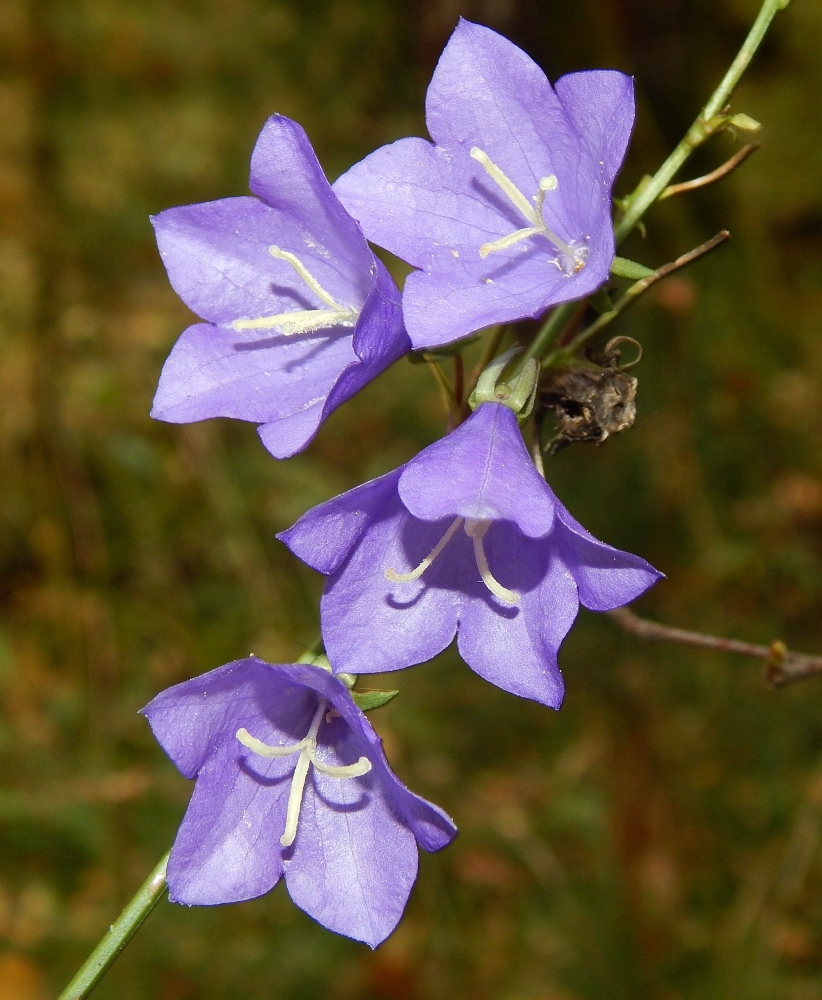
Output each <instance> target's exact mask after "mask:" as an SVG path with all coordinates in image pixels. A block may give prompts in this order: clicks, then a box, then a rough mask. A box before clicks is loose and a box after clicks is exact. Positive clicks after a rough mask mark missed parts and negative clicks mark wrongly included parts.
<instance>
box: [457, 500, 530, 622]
mask: <svg viewBox="0 0 822 1000" xmlns="http://www.w3.org/2000/svg"><path fill="white" fill-rule="evenodd" d="M491 523H492V522H491V521H480V520H474V519H473V518H470V517H467V518H466V519H465V534H466V535H468V537H469V538H470V539H471V541H472V542H473V543H474V556H475V558H476V560H477V568H478V569H479V571H480V576H481V577H482V582H483V583H484V584H485V586H486V587H487V588H488V589H489V590H490V591H491V593H492V594H493V595H494V596H495V597H498V598H499V599H500V600H501V601H505V603H506V604H519V599H520V595H519V594H518V593H517V592H516V591H514V590H509V589H508V588H507V587H503V585H502V584H501V583H499V581H497V580H495V579H494V576H493V574H492V573H491V570H490V569H489V567H488V559H487V558H486V555H485V548H484V547H483V544H482V539H483V535H485V533H486V532H487V531H488V529H489V528H490V527H491Z"/></svg>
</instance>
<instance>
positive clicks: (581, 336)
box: [544, 229, 731, 368]
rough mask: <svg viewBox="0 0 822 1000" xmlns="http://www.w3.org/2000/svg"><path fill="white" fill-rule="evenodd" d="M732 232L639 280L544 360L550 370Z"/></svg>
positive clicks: (710, 241)
mask: <svg viewBox="0 0 822 1000" xmlns="http://www.w3.org/2000/svg"><path fill="white" fill-rule="evenodd" d="M730 235H731V234H730V233H729V232H728V230H727V229H723V230H722V232H720V233H717V235H716V236H714V237H713V239H710V240H708V241H707V242H705V243H703V244H702V245H701V246H698V247H696V248H695V249H694V250H689V251H688V253H684V254H682V256H681V257H677V259H676V260H674V261H671V263H670V264H663V266H662V267H659V268H657V269H656V271H652V272H651V274H649V275H648V276H647V277H645V278H640V279H639V281H635V282H634V283H633V285H631V286H630V287H629V288H628V289H627V290H626V291H625V293H624V294H623V295H622V296H621V298H619V299H617V301H616V302H615V303H614V305H613V308H612V309H610V310H609V311H608V312H605V313H602V315H601V316H599V317H598V318H597V319H595V320H594V322H593V323H591V325H590V326H586V327H585V329H584V330H582V331H581V332H580V333H578V334H577V335H576V337H574V338H573V340H571V341H570V342H569V343H568V344H566V345H565V346H564V347H558V348H557V349H556V350H555V351H552V352H551V353H550V354H549V355H548V357H547V358H546V359H545V362H544V363H545V367H546V368H549V367H551V366H552V365H561V364H565V363H566V362H568V361H570V360H571V358H573V356H574V355H575V354H576V353H577V351H578V350H579V349H580V347H583V346H584V345H585V344H586V343H587V342H588V341H589V340H590V339H591V337H593V336H594V334H595V333H599V331H600V330H602V329H604V328H605V327H606V326H608V324H609V323H613V321H614V320H615V319H616V318H617V316H619V315H621V314H622V313H623V312H624V311H625V310H626V309H627V308H628V307H629V306H631V305H633V304H634V302H636V300H637V299H638V298H639V297H640V296H641V295H644V294H645V293H646V292H647V291H648V289H649V288H651V287H652V286H653V285H655V284H656V283H657V282H658V281H661V280H662V279H663V278H667V277H668V275H669V274H673V272H674V271H679V270H680V269H681V268H683V267H687V266H688V265H689V264H693V262H694V261H695V260H699V259H700V258H701V257H704V256H705V254H708V253H710V252H711V251H712V250H715V249H716V248H717V247H718V246H719V245H720V244H721V243H724V242H725V240H727V239H729V238H730Z"/></svg>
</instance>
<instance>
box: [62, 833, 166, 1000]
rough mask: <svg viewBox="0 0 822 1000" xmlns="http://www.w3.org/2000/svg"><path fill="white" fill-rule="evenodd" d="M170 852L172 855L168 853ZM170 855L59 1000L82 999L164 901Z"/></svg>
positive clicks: (162, 861)
mask: <svg viewBox="0 0 822 1000" xmlns="http://www.w3.org/2000/svg"><path fill="white" fill-rule="evenodd" d="M169 853H170V852H169ZM167 864H168V854H166V855H164V857H163V858H162V859H161V861H160V863H159V864H158V865H157V867H156V868H155V869H154V871H153V872H152V873H151V874H150V875H149V877H148V878H147V879H146V880H145V882H143V884H142V885H141V886H140V888H139V889H138V890H137V892H136V894H135V895H134V897H133V899H132V900H131V902H130V903H129V904H128V905H127V906H126V908H125V909H124V910H123V912H122V913H121V914H120V916H119V917H118V918H117V919H116V920H115V922H114V923H113V924H112V925H111V927H110V928H109V931H108V933H107V934H106V936H105V937H104V938H103V940H102V941H101V942H100V943H99V944H98V945H97V947H96V948H95V949H94V951H93V952H92V953H91V954H90V955H89V957H88V958H87V959H86V961H85V962H84V963H83V965H82V967H81V968H80V971H79V972H78V973H77V975H76V976H75V977H74V979H72V981H71V982H70V983H69V984H68V986H67V987H66V988H65V989H64V990H63V992H62V993H61V994H60V996H59V997H58V1000H83V998H84V997H87V996H88V995H89V993H91V991H92V990H93V989H94V987H95V986H96V985H97V983H99V981H100V980H101V979H102V978H103V976H104V975H105V974H106V973H107V972H108V970H109V968H110V967H111V964H112V963H113V962H114V960H115V958H117V956H118V955H119V954H120V952H121V951H122V950H123V948H125V946H126V945H127V944H128V942H129V941H130V940H131V936H132V934H134V932H135V931H136V930H137V928H138V927H139V926H140V924H142V922H143V921H144V920H145V919H146V917H147V916H148V915H149V913H151V911H152V910H153V909H154V907H155V906H156V905H157V903H158V902H159V901H160V899H161V898H162V896H163V894H164V892H165V887H166V865H167Z"/></svg>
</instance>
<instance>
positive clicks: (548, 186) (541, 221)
mask: <svg viewBox="0 0 822 1000" xmlns="http://www.w3.org/2000/svg"><path fill="white" fill-rule="evenodd" d="M471 157H472V159H474V160H476V161H477V162H478V163H479V164H481V166H482V168H483V169H484V170H485V172H486V173H487V174H488V176H489V177H490V178H491V180H492V181H494V183H495V184H496V185H497V186H498V187H499V188H500V190H501V191H502V192H503V193H504V194H505V195H506V197H507V198H508V200H509V201H510V202H511V203H512V204H513V205H514V207H515V208H517V209H518V210H519V211H520V212H521V213H522V215H523V216H524V217H525V219H526V220H527V221H528V222H530V226H528V227H526V228H525V229H517V230H516V231H515V232H513V233H509V234H508V236H503V237H501V238H500V239H498V240H493V241H491V242H490V243H483V245H482V246H481V247H480V248H479V255H480V257H482V258H483V260H484V259H485V258H486V257H487V256H488V254H489V253H495V252H496V251H497V250H506V249H507V248H508V247H510V246H513V245H514V244H515V243H519V242H520V240H525V239H527V238H528V237H529V236H536V235H542V236H544V237H545V238H546V239H547V240H549V241H550V242H551V243H553V244H554V246H555V247H556V248H557V249H558V250H559V251H560V252H561V253H563V254H564V255H565V256H566V257H568V258H570V260H571V261H573V267H572V268H571V271H570V273H572V274H576V272H577V271H581V270H582V268H583V267H585V261H586V259H587V256H588V254H587V247H584V248H583V247H574V246H573V245H572V244H570V243H566V242H565V240H563V239H562V238H561V237H559V236H557V234H556V233H555V232H554V231H553V230H552V229H550V228H549V227H548V224H547V223H546V221H545V216H544V215H543V203H544V202H545V195H546V194H547V192H548V191H555V190H556V188H557V183H558V182H557V178H556V175H555V174H549V175H548V176H547V177H541V178H540V181H539V185H538V188H537V193H536V195H535V196H534V202H535V204H532V203H531V202H530V201H529V200H528V199H527V198H526V197H525V195H524V194H523V193H522V191H520V189H519V188H518V187H517V186H516V184H514V182H513V181H512V180H511V178H510V177H508V176H507V175H506V174H505V173H503V171H502V170H501V169H500V168H499V167H498V166H497V165H496V163H494V161H493V160H492V159H491V158H490V156H488V154H487V153H485V152H483V150H481V149H479V148H478V147H477V146H474V147H473V148H472V149H471ZM583 249H584V250H585V254H584V255H583V253H582V250H583ZM557 266H558V267H559V268H560V270H561V271H564V270H565V269H564V268H563V267H561V266H560V265H559V264H557ZM566 273H567V272H566Z"/></svg>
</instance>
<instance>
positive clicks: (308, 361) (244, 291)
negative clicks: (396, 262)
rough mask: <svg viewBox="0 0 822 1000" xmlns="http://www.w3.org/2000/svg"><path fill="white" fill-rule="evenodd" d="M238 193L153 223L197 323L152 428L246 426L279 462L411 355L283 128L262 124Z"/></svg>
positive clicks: (167, 381)
mask: <svg viewBox="0 0 822 1000" xmlns="http://www.w3.org/2000/svg"><path fill="white" fill-rule="evenodd" d="M250 187H251V190H252V192H253V193H254V195H256V197H253V198H252V197H242V198H224V199H222V200H220V201H212V202H206V203H205V204H200V205H185V206H182V207H180V208H170V209H168V210H167V211H165V212H161V213H160V214H159V215H158V216H156V217H155V218H154V219H153V220H152V221H153V224H154V228H155V231H156V235H157V243H158V246H159V248H160V255H161V256H162V259H163V263H164V264H165V266H166V270H167V271H168V276H169V279H170V281H171V284H172V286H173V287H174V290H175V291H176V292H177V294H178V295H179V296H180V298H181V299H182V300H183V301H184V302H185V303H186V305H187V306H188V307H189V308H190V309H192V310H193V311H194V312H195V313H196V314H197V315H198V316H199V317H201V318H202V319H203V320H205V322H203V323H195V324H194V325H193V326H190V327H189V328H188V329H187V330H186V331H185V332H184V333H183V335H182V336H181V337H180V339H179V340H178V341H177V343H176V344H175V345H174V348H173V349H172V351H171V355H170V356H169V358H168V360H167V361H166V363H165V366H164V368H163V371H162V374H161V376H160V384H159V387H158V389H157V395H156V396H155V398H154V407H153V409H152V416H153V417H156V418H157V419H158V420H168V421H170V422H172V423H189V422H191V421H195V420H204V419H206V418H208V417H235V418H236V419H238V420H249V421H252V422H254V423H257V424H260V425H261V426H260V428H259V433H260V437H261V438H262V440H263V444H265V446H266V448H268V450H269V451H270V452H271V453H272V454H273V455H274V456H275V457H277V458H287V457H288V456H289V455H293V454H295V453H296V452H298V451H300V450H301V449H302V448H304V447H305V446H306V445H307V444H308V443H309V441H310V440H311V439H312V438H313V436H314V435H315V434H316V432H317V429H318V428H319V426H320V423H321V422H322V421H323V419H324V418H325V417H326V416H328V414H329V413H330V412H331V411H332V410H334V409H335V408H336V407H337V406H339V405H340V404H341V403H343V402H344V401H345V400H346V399H348V398H349V397H350V396H352V395H353V394H354V393H355V392H357V390H358V389H360V388H362V386H363V385H365V384H366V382H368V381H369V380H370V379H372V378H374V377H375V376H376V375H378V374H379V373H380V372H381V371H382V370H383V369H384V368H386V367H387V366H388V365H389V364H390V363H391V362H392V361H394V360H396V358H398V357H399V356H400V355H401V354H403V353H404V352H405V351H407V350H408V349H409V347H410V344H409V341H408V335H407V334H406V332H405V329H404V327H403V323H402V312H401V308H400V300H399V292H398V291H397V288H396V286H395V284H394V282H393V281H392V279H391V278H390V277H389V275H388V272H387V271H386V270H385V268H384V267H383V265H382V264H381V263H380V262H379V261H378V260H377V258H376V257H375V256H374V255H373V253H372V252H371V251H370V249H369V248H368V244H367V243H366V242H365V238H364V237H363V234H362V232H361V230H360V228H359V226H358V225H357V223H356V222H355V221H354V220H353V219H352V218H351V217H350V216H349V215H348V214H347V212H346V211H345V209H344V208H343V207H342V205H341V204H340V202H339V201H338V200H337V198H336V196H335V195H334V193H333V191H332V190H331V188H330V186H329V184H328V181H327V180H326V178H325V175H324V174H323V172H322V168H321V167H320V165H319V163H318V162H317V158H316V156H315V155H314V151H313V150H312V148H311V145H310V143H309V141H308V139H307V137H306V135H305V132H303V130H302V129H301V128H300V126H299V125H297V124H296V123H295V122H293V121H291V120H290V119H288V118H284V117H282V116H281V115H274V116H273V117H272V118H269V120H268V121H267V122H266V124H265V126H264V127H263V130H262V132H261V133H260V136H259V138H258V140H257V144H256V145H255V147H254V152H253V154H252V157H251V179H250Z"/></svg>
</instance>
